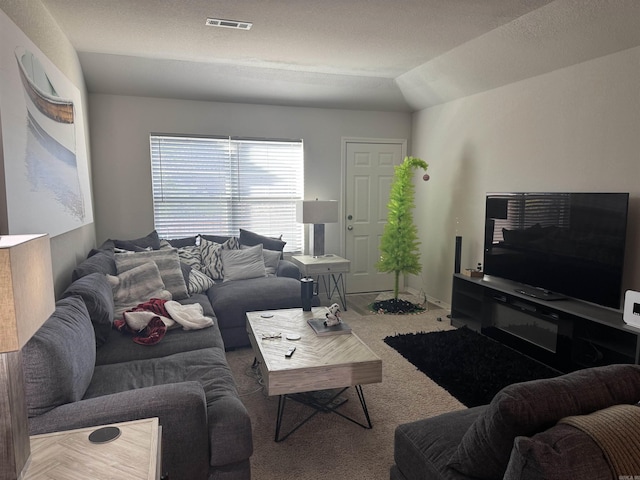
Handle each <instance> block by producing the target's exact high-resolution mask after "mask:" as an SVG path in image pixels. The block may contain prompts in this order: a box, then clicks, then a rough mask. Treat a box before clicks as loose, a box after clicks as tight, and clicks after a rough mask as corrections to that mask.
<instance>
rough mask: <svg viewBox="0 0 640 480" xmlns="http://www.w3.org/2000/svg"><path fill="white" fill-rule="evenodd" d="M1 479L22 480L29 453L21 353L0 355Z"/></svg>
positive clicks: (29, 445)
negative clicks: (19, 479)
mask: <svg viewBox="0 0 640 480" xmlns="http://www.w3.org/2000/svg"><path fill="white" fill-rule="evenodd" d="M0 445H3V448H0V479H1V480H15V479H18V478H21V475H22V471H23V469H24V467H25V465H26V464H27V462H28V460H29V455H30V454H31V444H30V440H29V426H28V417H27V404H26V401H25V396H24V375H23V373H22V353H21V352H20V351H19V350H18V351H15V352H8V353H0Z"/></svg>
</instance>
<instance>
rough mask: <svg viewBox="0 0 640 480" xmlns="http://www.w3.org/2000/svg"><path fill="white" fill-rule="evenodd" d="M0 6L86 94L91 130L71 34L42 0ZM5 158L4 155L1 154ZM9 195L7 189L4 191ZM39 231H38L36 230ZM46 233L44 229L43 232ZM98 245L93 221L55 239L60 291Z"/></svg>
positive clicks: (53, 248) (53, 252) (55, 271)
mask: <svg viewBox="0 0 640 480" xmlns="http://www.w3.org/2000/svg"><path fill="white" fill-rule="evenodd" d="M0 9H2V11H4V12H5V13H6V14H7V15H8V16H9V18H11V20H12V21H13V22H14V23H15V24H16V25H17V26H18V27H19V28H20V29H21V30H22V31H23V32H24V33H25V35H27V36H28V37H29V38H30V39H31V41H32V42H34V43H35V44H36V45H37V46H38V48H39V49H40V50H42V51H43V52H44V54H45V55H46V56H47V57H48V58H49V59H50V60H51V61H52V62H53V63H54V64H55V65H56V66H57V67H58V68H59V69H60V71H62V72H63V73H64V74H65V75H66V76H67V78H68V79H69V80H70V81H71V82H72V83H73V84H74V85H75V86H76V87H78V89H79V90H80V92H81V95H82V104H83V107H84V112H83V115H84V118H85V131H86V132H89V125H88V123H87V120H86V119H88V117H89V116H88V115H87V112H86V105H87V92H86V87H85V83H84V77H83V75H82V70H81V69H80V63H79V61H78V55H77V54H76V51H75V50H74V48H73V47H72V46H71V43H70V42H69V40H68V38H67V36H66V35H65V34H64V33H63V32H62V30H60V27H58V24H57V23H56V22H55V21H54V20H53V18H52V17H51V15H50V14H49V12H48V11H47V9H46V8H44V7H43V5H42V4H41V3H40V2H39V1H29V2H24V1H20V2H17V1H10V0H0ZM89 151H90V150H89V145H87V158H88V162H89V169H90V170H89V171H90V172H91V158H90V155H89ZM0 159H2V155H0ZM0 195H2V196H5V192H4V191H2V192H0ZM0 233H6V232H0ZM34 233H36V232H34ZM42 233H44V232H42ZM94 245H95V228H94V224H93V223H91V224H89V225H86V226H84V227H82V228H78V229H75V230H72V231H70V232H67V233H64V234H62V235H58V236H56V237H54V238H52V239H51V256H52V263H53V276H54V283H55V291H56V294H58V295H59V294H60V293H62V291H63V290H64V289H65V288H66V287H67V286H68V285H69V283H70V282H71V271H72V270H73V268H74V267H75V266H76V264H77V263H79V262H80V261H82V260H83V259H84V258H85V257H86V254H87V252H88V251H89V249H91V248H92V247H93V246H94Z"/></svg>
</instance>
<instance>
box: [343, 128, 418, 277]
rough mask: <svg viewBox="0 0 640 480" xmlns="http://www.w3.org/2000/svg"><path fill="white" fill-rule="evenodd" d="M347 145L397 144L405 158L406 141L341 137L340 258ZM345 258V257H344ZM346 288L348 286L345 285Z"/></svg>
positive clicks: (344, 236) (345, 196) (344, 211)
mask: <svg viewBox="0 0 640 480" xmlns="http://www.w3.org/2000/svg"><path fill="white" fill-rule="evenodd" d="M348 143H399V144H400V145H401V149H402V156H401V158H402V159H403V160H404V158H405V157H406V156H407V139H406V138H368V137H342V138H341V145H340V162H341V171H342V175H340V192H341V193H340V195H341V196H342V199H341V201H340V204H341V208H340V250H341V251H340V256H342V257H344V256H345V254H346V252H347V235H346V232H345V225H346V214H347V212H346V208H347V144H348ZM345 258H346V257H345ZM347 287H348V285H347Z"/></svg>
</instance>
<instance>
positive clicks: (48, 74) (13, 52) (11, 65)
mask: <svg viewBox="0 0 640 480" xmlns="http://www.w3.org/2000/svg"><path fill="white" fill-rule="evenodd" d="M81 102H82V97H81V95H80V91H79V89H78V88H77V87H76V86H75V85H74V84H73V83H71V81H70V80H69V79H68V78H67V77H66V76H65V75H64V74H63V73H62V72H61V71H60V70H59V69H58V68H57V67H56V66H55V65H54V64H53V62H51V61H50V60H49V59H48V58H47V57H46V56H45V55H44V54H43V53H42V51H40V49H38V47H36V45H35V44H34V43H33V42H32V41H30V40H29V38H28V37H27V36H26V35H25V34H24V33H23V32H22V30H20V29H19V28H18V27H17V26H16V25H15V24H14V23H13V22H12V21H11V19H10V18H9V17H7V15H6V14H5V13H4V12H2V11H1V10H0V128H1V131H2V135H1V136H2V144H1V145H0V160H2V165H3V168H4V177H5V185H6V188H5V192H0V193H3V194H4V195H5V196H6V217H7V223H8V227H7V228H8V232H0V233H9V234H27V233H48V234H49V235H50V236H51V237H54V236H56V235H60V234H62V233H65V232H68V231H70V230H74V229H76V228H79V227H81V226H83V225H86V224H88V223H92V222H93V209H92V203H91V183H90V179H89V167H88V163H87V143H86V137H85V130H84V118H83V108H82V103H81Z"/></svg>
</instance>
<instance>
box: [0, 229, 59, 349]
mask: <svg viewBox="0 0 640 480" xmlns="http://www.w3.org/2000/svg"><path fill="white" fill-rule="evenodd" d="M54 309H55V295H54V291H53V273H52V269H51V249H50V246H49V236H48V235H3V236H0V352H13V351H16V350H20V349H21V348H22V347H23V346H24V345H25V344H26V343H27V342H28V341H29V339H30V338H31V337H32V336H33V334H34V333H35V332H36V330H38V328H40V326H41V325H42V324H43V323H44V322H45V321H46V320H47V318H49V316H50V315H51V314H52V313H53V311H54Z"/></svg>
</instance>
